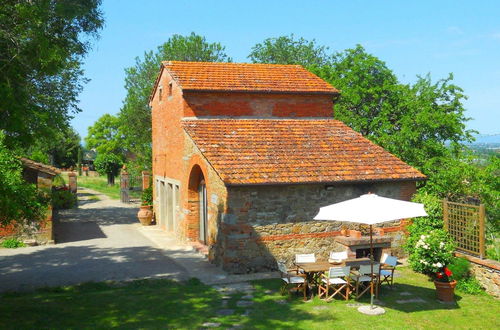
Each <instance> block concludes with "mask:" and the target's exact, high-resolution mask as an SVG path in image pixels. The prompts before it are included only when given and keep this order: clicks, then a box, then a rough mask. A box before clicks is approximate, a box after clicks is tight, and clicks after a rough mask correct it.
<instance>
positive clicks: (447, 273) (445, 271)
mask: <svg viewBox="0 0 500 330" xmlns="http://www.w3.org/2000/svg"><path fill="white" fill-rule="evenodd" d="M444 273H445V274H446V276H448V277H450V276H451V275H453V273H452V272H451V270H449V269H448V268H447V267H445V268H444Z"/></svg>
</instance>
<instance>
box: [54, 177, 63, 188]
mask: <svg viewBox="0 0 500 330" xmlns="http://www.w3.org/2000/svg"><path fill="white" fill-rule="evenodd" d="M52 185H53V186H54V187H56V188H59V187H65V186H66V181H64V178H63V177H62V176H61V175H60V174H57V175H56V176H55V177H54V180H52Z"/></svg>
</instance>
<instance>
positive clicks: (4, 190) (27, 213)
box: [0, 132, 48, 226]
mask: <svg viewBox="0 0 500 330" xmlns="http://www.w3.org/2000/svg"><path fill="white" fill-rule="evenodd" d="M4 140H5V135H4V134H3V133H2V132H0V225H2V226H5V225H9V224H12V223H13V222H15V223H16V224H17V225H23V224H27V225H29V224H33V223H36V222H38V221H40V220H42V219H43V218H44V217H45V212H46V210H47V203H48V200H47V198H46V197H44V195H43V193H41V192H39V191H37V189H36V187H35V185H33V184H28V183H26V181H24V179H23V177H22V166H21V162H20V161H19V160H18V159H17V157H16V155H14V154H13V153H12V152H11V151H9V150H8V149H7V148H6V146H5V144H4Z"/></svg>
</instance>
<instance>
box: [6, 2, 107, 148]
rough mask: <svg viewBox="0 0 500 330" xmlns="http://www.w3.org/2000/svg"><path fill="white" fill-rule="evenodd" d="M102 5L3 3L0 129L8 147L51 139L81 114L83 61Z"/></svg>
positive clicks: (100, 25) (92, 3) (95, 3)
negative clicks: (46, 138) (79, 98)
mask: <svg viewBox="0 0 500 330" xmlns="http://www.w3.org/2000/svg"><path fill="white" fill-rule="evenodd" d="M100 4H101V0H81V1H70V0H65V1H58V0H33V1H19V0H4V1H3V2H2V5H1V6H0V130H3V131H4V132H5V134H6V135H5V143H6V145H7V146H14V145H21V146H27V145H29V144H30V143H31V142H32V141H33V140H34V139H35V137H36V138H39V136H38V135H41V136H47V135H50V134H51V133H52V134H55V132H57V131H58V130H60V129H64V128H65V126H67V124H68V122H69V119H71V118H72V116H73V115H74V114H75V113H76V112H78V111H79V108H78V99H77V96H78V94H79V92H80V91H81V89H82V84H83V83H84V82H85V79H84V78H83V71H82V68H81V66H82V59H83V57H84V55H85V54H86V53H87V52H88V50H89V48H90V43H91V41H92V39H93V38H95V37H97V33H98V31H99V30H100V29H101V27H102V25H103V18H102V13H101V11H100V10H99V5H100Z"/></svg>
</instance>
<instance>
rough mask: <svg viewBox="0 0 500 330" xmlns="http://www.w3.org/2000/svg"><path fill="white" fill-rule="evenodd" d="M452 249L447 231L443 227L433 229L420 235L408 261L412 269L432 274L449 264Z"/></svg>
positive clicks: (452, 245)
mask: <svg viewBox="0 0 500 330" xmlns="http://www.w3.org/2000/svg"><path fill="white" fill-rule="evenodd" d="M454 249H455V246H454V244H453V242H452V240H451V239H450V236H449V235H448V233H447V232H446V231H444V230H443V229H434V230H431V231H429V232H428V233H426V234H422V235H420V238H419V240H418V241H417V242H416V244H415V248H414V249H413V253H412V254H410V257H409V259H408V261H409V264H410V266H411V268H412V269H413V270H414V271H416V272H419V273H423V274H426V275H431V276H434V275H435V274H436V273H437V272H438V271H441V270H442V269H443V267H445V266H447V265H449V264H450V262H451V261H452V259H453V251H454Z"/></svg>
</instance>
